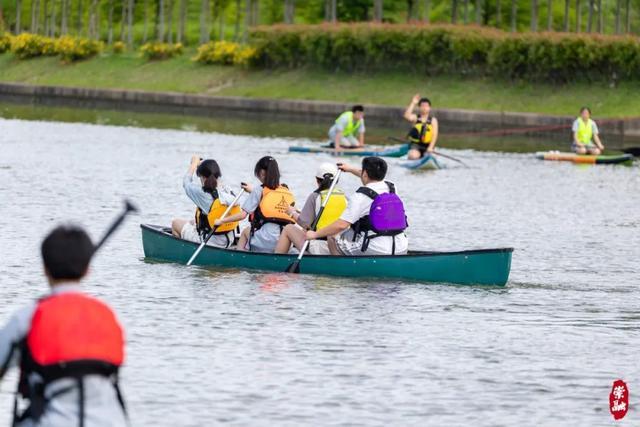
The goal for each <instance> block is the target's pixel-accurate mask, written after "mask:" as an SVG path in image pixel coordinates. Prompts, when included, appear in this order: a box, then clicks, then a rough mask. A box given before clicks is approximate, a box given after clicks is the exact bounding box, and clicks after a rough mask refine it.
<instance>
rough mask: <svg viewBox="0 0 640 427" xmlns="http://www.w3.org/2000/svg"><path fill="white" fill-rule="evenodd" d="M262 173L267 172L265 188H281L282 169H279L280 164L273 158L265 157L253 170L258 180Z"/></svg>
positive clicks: (264, 182)
mask: <svg viewBox="0 0 640 427" xmlns="http://www.w3.org/2000/svg"><path fill="white" fill-rule="evenodd" d="M260 171H265V176H264V181H263V182H262V184H264V186H265V187H267V188H270V189H272V190H275V189H276V188H278V187H279V186H280V168H278V162H276V159H274V158H273V157H271V156H264V157H263V158H261V159H260V160H258V163H256V167H255V169H254V170H253V173H254V175H255V176H256V178H258V179H260Z"/></svg>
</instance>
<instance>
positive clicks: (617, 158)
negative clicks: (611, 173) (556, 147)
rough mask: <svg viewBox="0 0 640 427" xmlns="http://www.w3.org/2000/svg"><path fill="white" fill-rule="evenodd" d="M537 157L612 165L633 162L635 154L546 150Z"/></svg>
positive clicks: (537, 154)
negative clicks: (610, 154) (577, 152)
mask: <svg viewBox="0 0 640 427" xmlns="http://www.w3.org/2000/svg"><path fill="white" fill-rule="evenodd" d="M536 157H537V158H538V159H540V160H554V161H561V162H573V163H578V164H587V165H612V164H619V163H631V162H632V161H633V156H632V155H631V154H619V155H612V156H605V155H599V156H593V155H588V154H576V153H562V152H558V151H546V152H538V153H536Z"/></svg>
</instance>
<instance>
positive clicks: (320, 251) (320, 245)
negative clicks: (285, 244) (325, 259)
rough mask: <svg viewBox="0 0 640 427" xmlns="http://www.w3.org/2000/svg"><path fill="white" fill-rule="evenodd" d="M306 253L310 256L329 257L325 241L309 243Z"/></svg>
mask: <svg viewBox="0 0 640 427" xmlns="http://www.w3.org/2000/svg"><path fill="white" fill-rule="evenodd" d="M307 251H309V253H310V254H311V255H331V252H329V245H328V244H327V241H326V240H312V241H310V242H309V247H308V248H307Z"/></svg>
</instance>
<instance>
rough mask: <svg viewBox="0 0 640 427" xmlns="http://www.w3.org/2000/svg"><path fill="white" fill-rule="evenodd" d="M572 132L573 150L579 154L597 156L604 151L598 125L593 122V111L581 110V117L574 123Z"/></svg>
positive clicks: (584, 108) (586, 108) (588, 109)
mask: <svg viewBox="0 0 640 427" xmlns="http://www.w3.org/2000/svg"><path fill="white" fill-rule="evenodd" d="M571 131H572V132H573V143H572V146H571V148H572V149H573V151H574V152H576V153H577V154H593V155H596V156H597V155H598V154H601V153H602V152H603V151H604V145H603V144H602V142H601V141H600V131H599V130H598V125H597V124H596V122H594V121H593V120H591V109H590V108H589V107H582V108H581V109H580V117H578V118H577V119H576V120H575V121H574V122H573V126H572V127H571ZM594 142H595V144H594Z"/></svg>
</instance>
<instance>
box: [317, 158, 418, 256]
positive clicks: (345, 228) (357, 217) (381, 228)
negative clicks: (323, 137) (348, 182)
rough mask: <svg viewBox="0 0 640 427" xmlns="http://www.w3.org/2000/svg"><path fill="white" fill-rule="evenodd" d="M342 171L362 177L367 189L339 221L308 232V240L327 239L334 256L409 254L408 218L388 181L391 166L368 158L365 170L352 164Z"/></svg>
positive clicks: (357, 195)
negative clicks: (388, 170) (388, 167)
mask: <svg viewBox="0 0 640 427" xmlns="http://www.w3.org/2000/svg"><path fill="white" fill-rule="evenodd" d="M338 167H339V168H340V169H341V170H343V171H344V172H350V173H352V174H353V175H356V176H357V177H359V178H360V180H361V181H362V184H363V186H362V187H360V188H359V189H358V190H357V191H356V193H355V194H353V195H352V196H351V197H350V198H349V204H348V206H347V208H346V210H345V211H344V212H343V213H342V215H340V218H339V219H338V220H336V221H334V222H333V223H331V224H328V225H327V226H325V227H323V228H322V229H319V230H318V231H313V230H309V231H307V239H308V240H318V239H323V238H327V242H328V245H329V251H330V252H331V254H332V255H346V256H362V255H402V254H406V253H407V250H408V246H409V243H408V239H407V236H406V234H405V230H406V228H407V227H408V224H407V217H406V215H405V210H404V206H403V204H402V201H401V200H400V198H399V197H398V196H397V194H396V188H395V185H394V184H393V183H391V182H389V181H385V180H384V178H385V176H386V174H387V163H386V162H385V161H384V160H383V159H381V158H380V157H365V158H364V159H362V168H358V167H355V166H351V165H348V164H338ZM337 235H340V236H339V237H338V238H336V237H334V236H337Z"/></svg>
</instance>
